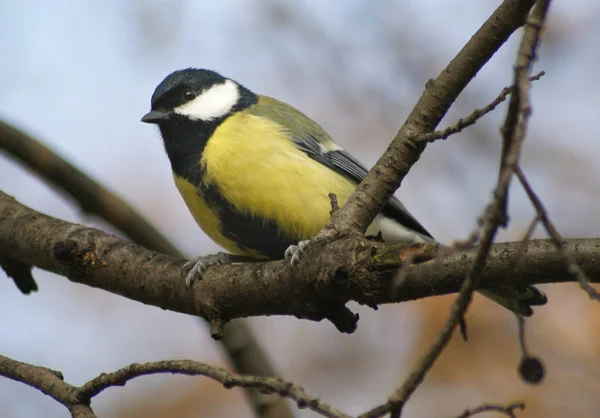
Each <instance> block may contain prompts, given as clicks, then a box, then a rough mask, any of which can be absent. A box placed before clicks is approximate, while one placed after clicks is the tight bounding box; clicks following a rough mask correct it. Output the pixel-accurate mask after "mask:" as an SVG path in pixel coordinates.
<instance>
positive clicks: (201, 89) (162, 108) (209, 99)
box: [142, 68, 256, 126]
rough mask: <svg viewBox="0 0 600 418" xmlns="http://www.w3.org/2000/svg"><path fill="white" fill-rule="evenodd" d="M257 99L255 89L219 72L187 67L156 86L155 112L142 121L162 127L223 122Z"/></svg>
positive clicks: (153, 103) (153, 106)
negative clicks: (178, 124)
mask: <svg viewBox="0 0 600 418" xmlns="http://www.w3.org/2000/svg"><path fill="white" fill-rule="evenodd" d="M255 101H256V96H255V95H254V94H253V93H252V92H250V91H249V90H248V89H246V88H244V87H243V86H241V85H239V84H238V83H237V82H235V81H233V80H231V79H229V78H226V77H223V76H222V75H221V74H219V73H216V72H214V71H211V70H204V69H196V68H187V69H185V70H179V71H175V72H173V73H171V74H169V75H168V76H167V77H166V78H165V79H164V80H163V81H162V82H161V83H160V84H159V85H158V87H156V90H155V91H154V94H153V95H152V107H151V111H150V112H148V113H147V114H146V115H144V117H143V118H142V122H146V123H154V124H157V125H159V126H164V125H169V124H172V123H177V122H185V121H190V122H195V123H209V122H219V121H220V120H222V119H224V118H226V117H227V116H228V115H230V114H232V113H234V112H235V111H238V110H240V109H243V108H244V107H247V106H249V105H250V104H252V103H254V102H255Z"/></svg>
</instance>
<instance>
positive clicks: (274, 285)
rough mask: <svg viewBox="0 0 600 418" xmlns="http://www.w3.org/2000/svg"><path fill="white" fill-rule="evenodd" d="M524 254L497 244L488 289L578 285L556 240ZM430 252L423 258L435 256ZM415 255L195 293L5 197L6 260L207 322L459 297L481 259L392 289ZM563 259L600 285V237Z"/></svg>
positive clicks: (258, 273)
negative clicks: (570, 260)
mask: <svg viewBox="0 0 600 418" xmlns="http://www.w3.org/2000/svg"><path fill="white" fill-rule="evenodd" d="M520 247H521V243H520V242H514V243H502V244H496V245H494V246H493V247H492V250H491V252H490V256H489V259H488V262H487V266H486V270H485V272H484V276H483V277H482V279H481V282H480V287H494V286H502V285H513V286H514V285H517V286H521V285H522V286H525V285H529V284H535V283H557V282H565V281H571V280H574V279H573V277H572V276H571V275H570V274H569V272H568V271H567V268H566V266H565V263H564V260H563V258H562V256H561V255H560V254H559V253H557V252H556V251H555V250H554V244H553V242H552V241H551V240H536V241H531V242H530V243H528V245H527V247H526V251H525V253H524V254H523V255H522V257H521V260H520V263H519V266H518V267H517V268H516V270H514V271H513V270H512V269H513V268H514V265H513V263H510V262H509V260H510V259H511V257H515V256H516V254H517V253H518V252H519V249H520ZM428 249H429V250H431V247H425V250H426V252H425V253H424V254H422V255H420V257H421V259H426V258H428V257H429V258H431V254H430V253H428V252H427V251H428ZM417 250H423V248H420V249H406V248H404V249H402V248H401V247H399V246H384V245H382V244H380V243H376V242H373V241H369V240H367V239H364V238H357V237H346V238H342V239H340V240H337V241H335V242H333V243H330V244H329V245H328V248H327V251H324V250H323V248H320V247H319V246H315V247H314V248H313V249H311V248H310V247H309V248H308V249H307V250H306V251H307V252H308V253H307V254H306V256H307V257H311V260H312V262H311V265H310V266H307V267H306V268H305V272H304V274H303V275H299V274H298V273H297V272H295V271H293V270H291V269H290V268H289V266H288V264H287V263H286V262H284V261H274V262H269V263H259V264H248V265H231V266H216V267H211V268H209V269H208V270H207V271H206V274H205V276H204V277H203V279H202V280H201V281H200V282H198V283H197V284H196V287H195V288H194V291H193V292H190V291H189V290H188V289H187V288H186V286H185V285H184V283H183V280H182V279H181V277H180V268H181V266H182V265H183V263H184V261H183V260H179V259H176V258H173V257H170V256H166V255H163V254H158V253H156V252H153V251H149V250H147V249H145V248H143V247H140V246H138V245H136V244H133V243H130V242H126V241H123V240H121V239H120V238H117V237H113V236H110V235H107V234H105V233H104V232H102V231H99V230H96V229H93V228H86V227H84V226H81V225H76V224H71V223H68V222H65V221H61V220H59V219H55V218H52V217H49V216H46V215H43V214H41V213H38V212H36V211H33V210H31V209H29V208H27V207H25V206H23V205H21V204H20V203H18V202H17V201H15V200H14V199H13V198H11V197H10V196H7V195H5V194H1V193H0V253H3V254H5V253H8V255H9V256H11V257H12V258H14V259H16V260H19V261H21V262H24V263H27V264H31V265H34V266H37V267H40V268H43V269H45V270H49V271H52V272H55V273H58V274H62V275H65V276H67V277H68V278H69V279H70V280H72V281H75V282H79V283H83V284H86V285H89V286H93V287H97V288H100V289H104V290H107V291H109V292H112V293H116V294H119V295H122V296H125V297H128V298H130V299H133V300H137V301H139V302H142V303H146V304H150V305H155V306H158V307H161V308H163V309H169V310H172V311H176V312H182V313H186V314H191V315H201V316H203V317H204V318H206V319H213V318H223V319H232V318H239V317H249V316H258V315H295V316H297V317H299V318H308V319H313V320H321V319H323V318H325V317H327V316H328V313H329V308H330V307H331V306H332V305H336V304H343V303H346V302H347V301H349V300H355V301H357V302H359V303H363V304H369V305H376V304H380V303H394V302H403V301H408V300H415V299H420V298H425V297H429V296H436V295H443V294H449V293H454V292H457V291H458V290H459V288H460V286H461V283H462V281H463V279H464V277H465V274H466V273H467V271H469V269H470V268H471V266H472V262H473V259H474V257H475V255H476V250H469V251H464V252H458V253H455V254H452V255H449V256H447V257H446V258H444V259H443V260H431V261H427V262H422V263H420V264H416V265H413V266H412V267H410V269H409V272H408V275H407V277H406V278H405V280H403V281H402V284H401V287H400V288H398V289H392V287H393V286H394V280H393V278H392V275H391V274H385V273H382V272H385V271H389V270H390V269H392V268H394V267H398V266H399V265H400V264H401V262H402V260H403V259H405V258H406V252H407V251H410V254H411V256H412V257H413V258H415V257H414V253H415V252H416V251H417ZM564 251H566V252H567V253H568V254H570V255H571V256H572V257H573V258H574V259H575V260H576V261H577V262H578V264H579V265H580V266H581V268H582V269H583V270H584V271H585V272H586V273H587V274H588V276H589V277H591V278H594V279H597V278H600V263H597V262H596V260H597V259H598V257H599V256H600V239H573V240H566V241H565V246H564ZM418 259H419V257H416V260H415V261H418ZM509 272H510V275H509V274H507V273H509ZM392 290H394V291H392Z"/></svg>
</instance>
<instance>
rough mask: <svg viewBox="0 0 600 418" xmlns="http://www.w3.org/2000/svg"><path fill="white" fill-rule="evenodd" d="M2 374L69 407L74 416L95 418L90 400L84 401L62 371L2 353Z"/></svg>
mask: <svg viewBox="0 0 600 418" xmlns="http://www.w3.org/2000/svg"><path fill="white" fill-rule="evenodd" d="M0 375H1V376H4V377H8V378H9V379H12V380H16V381H17V382H22V383H25V384H27V385H29V386H31V387H34V388H36V389H38V390H39V391H41V392H42V393H43V394H45V395H48V396H50V397H51V398H52V399H54V400H56V401H57V402H59V403H60V404H61V405H64V406H65V407H67V409H68V410H69V412H71V416H72V417H73V418H95V417H96V415H95V414H94V412H93V411H92V409H91V408H90V403H89V400H88V401H83V400H82V399H81V398H80V397H79V396H78V393H77V391H76V390H75V388H74V387H73V386H71V385H69V384H68V383H65V382H64V380H63V375H62V373H61V372H57V371H54V370H50V369H47V368H45V367H39V366H33V365H31V364H27V363H22V362H20V361H16V360H12V359H10V358H8V357H4V356H2V355H0Z"/></svg>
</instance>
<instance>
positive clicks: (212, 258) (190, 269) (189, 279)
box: [181, 253, 236, 288]
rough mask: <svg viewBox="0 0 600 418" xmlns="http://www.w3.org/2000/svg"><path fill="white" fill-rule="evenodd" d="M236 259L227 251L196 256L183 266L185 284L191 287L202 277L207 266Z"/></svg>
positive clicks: (228, 262) (182, 274)
mask: <svg viewBox="0 0 600 418" xmlns="http://www.w3.org/2000/svg"><path fill="white" fill-rule="evenodd" d="M235 261H236V260H235V257H234V256H233V255H232V254H227V253H216V254H210V255H204V256H200V257H196V258H194V259H193V260H190V261H188V262H187V263H185V264H184V265H183V267H182V268H181V277H182V278H184V279H185V284H186V285H187V286H188V287H189V288H191V287H192V286H193V285H194V283H195V282H196V281H197V280H200V279H202V275H203V274H204V272H205V271H206V269H207V268H209V267H211V266H218V265H219V264H231V263H233V262H235Z"/></svg>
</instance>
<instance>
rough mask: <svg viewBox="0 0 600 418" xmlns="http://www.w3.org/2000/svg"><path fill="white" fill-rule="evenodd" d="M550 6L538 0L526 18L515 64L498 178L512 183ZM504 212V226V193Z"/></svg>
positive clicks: (504, 216)
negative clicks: (542, 33) (535, 60)
mask: <svg viewBox="0 0 600 418" xmlns="http://www.w3.org/2000/svg"><path fill="white" fill-rule="evenodd" d="M549 6H550V0H538V1H537V2H536V4H535V7H534V9H533V11H532V12H531V15H530V16H529V17H528V18H527V20H526V22H525V28H524V32H523V37H522V39H521V44H520V46H519V51H518V52H517V63H516V65H515V68H514V73H515V76H514V77H515V82H514V85H515V90H514V93H513V94H512V96H511V98H510V103H509V106H508V112H507V115H506V119H505V121H504V125H503V126H502V128H501V133H502V157H501V159H500V173H499V175H498V182H500V180H501V178H502V177H503V176H505V175H507V173H510V174H508V176H509V179H508V183H509V185H510V180H511V179H512V173H514V170H515V169H516V167H517V164H518V156H519V153H520V152H519V151H518V150H517V151H516V152H513V151H512V150H513V148H516V149H518V148H520V147H521V143H522V142H523V139H524V136H525V132H526V130H527V124H528V122H529V118H530V117H531V112H532V108H531V101H530V99H529V90H530V83H531V81H530V80H529V72H530V71H531V67H532V65H533V61H534V59H535V58H536V50H537V46H538V44H539V40H540V34H541V31H542V28H543V24H544V20H545V19H546V14H547V12H548V8H549ZM500 203H501V207H500V211H501V212H500V213H501V214H500V216H501V218H502V226H506V224H507V223H508V213H507V210H508V209H507V208H508V195H504V196H501V197H500Z"/></svg>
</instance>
